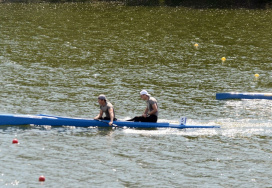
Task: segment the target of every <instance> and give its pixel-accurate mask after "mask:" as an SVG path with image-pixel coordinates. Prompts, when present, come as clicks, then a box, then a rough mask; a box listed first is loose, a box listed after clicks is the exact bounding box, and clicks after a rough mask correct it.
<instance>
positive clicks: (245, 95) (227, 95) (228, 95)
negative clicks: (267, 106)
mask: <svg viewBox="0 0 272 188" xmlns="http://www.w3.org/2000/svg"><path fill="white" fill-rule="evenodd" d="M216 99H217V100H226V99H268V100H272V93H235V92H231V93H216Z"/></svg>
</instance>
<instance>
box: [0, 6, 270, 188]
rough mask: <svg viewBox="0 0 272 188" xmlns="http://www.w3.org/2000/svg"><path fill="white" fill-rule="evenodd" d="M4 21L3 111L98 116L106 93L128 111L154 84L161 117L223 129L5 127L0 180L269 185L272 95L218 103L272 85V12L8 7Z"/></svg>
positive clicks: (120, 110)
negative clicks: (226, 95)
mask: <svg viewBox="0 0 272 188" xmlns="http://www.w3.org/2000/svg"><path fill="white" fill-rule="evenodd" d="M0 20H1V22H0V74H1V77H0V89H1V98H0V105H1V110H0V113H5V114H6V113H10V114H40V113H43V114H54V115H61V116H71V117H88V118H92V117H94V116H96V115H97V114H98V104H97V96H98V95H99V94H101V93H103V94H105V95H107V97H108V99H109V100H110V101H111V102H112V103H113V104H114V106H115V110H116V114H117V118H118V119H127V118H129V117H133V116H134V115H136V114H137V115H138V114H141V113H142V112H143V109H144V107H145V106H144V102H143V101H141V100H140V98H139V92H140V90H142V89H147V90H148V91H149V92H150V93H151V95H153V96H154V97H155V98H157V99H158V101H159V108H160V115H159V121H168V122H172V123H175V122H177V121H178V119H179V117H180V116H187V118H188V122H187V123H188V124H196V125H220V126H221V129H188V130H175V129H152V130H141V129H121V128H118V129H107V128H103V129H98V128H73V127H57V128H51V127H37V126H33V125H28V126H1V127H0V162H1V165H0V187H10V186H14V185H15V186H18V187H38V186H42V187H271V186H272V183H271V177H272V173H271V166H272V160H271V156H272V150H271V145H272V142H271V135H272V128H271V126H272V121H271V115H272V109H271V107H272V101H270V100H229V101H217V100H215V94H216V93H217V92H231V91H235V92H265V93H269V92H272V77H271V76H272V73H271V68H272V57H271V52H272V47H271V44H272V34H271V31H272V26H271V20H272V12H271V10H246V9H239V10H223V9H222V10H217V9H197V10H195V9H187V8H175V7H125V6H121V5H114V4H101V3H95V4H78V3H71V4H0ZM195 44H198V46H197V47H196V46H195ZM222 57H226V61H224V62H222V60H221V58H222ZM255 74H259V75H260V76H259V78H258V79H256V78H255V77H254V75H255ZM14 138H17V139H18V140H19V144H17V145H16V144H15V145H14V144H11V142H12V140H13V139H14ZM40 175H44V176H45V177H46V181H45V182H44V183H40V182H39V181H38V178H39V176H40Z"/></svg>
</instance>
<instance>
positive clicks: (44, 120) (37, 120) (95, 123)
mask: <svg viewBox="0 0 272 188" xmlns="http://www.w3.org/2000/svg"><path fill="white" fill-rule="evenodd" d="M108 122H109V121H107V120H94V119H84V118H71V117H60V116H52V115H44V114H39V115H20V114H19V115H17V114H16V115H13V114H0V125H30V124H34V125H50V126H75V127H109V124H108ZM113 123H114V126H117V127H128V128H178V129H185V128H220V127H219V126H204V125H179V124H170V123H161V122H159V123H150V122H131V121H120V120H117V121H114V122H113Z"/></svg>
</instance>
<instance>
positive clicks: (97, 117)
mask: <svg viewBox="0 0 272 188" xmlns="http://www.w3.org/2000/svg"><path fill="white" fill-rule="evenodd" d="M102 116H103V111H102V110H100V112H99V114H98V115H97V116H96V117H95V118H94V119H99V118H102Z"/></svg>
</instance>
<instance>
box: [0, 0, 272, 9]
mask: <svg viewBox="0 0 272 188" xmlns="http://www.w3.org/2000/svg"><path fill="white" fill-rule="evenodd" d="M0 2H1V3H5V2H6V3H10V2H24V3H40V2H49V3H65V2H109V3H122V4H124V5H127V6H184V7H191V8H272V0H0Z"/></svg>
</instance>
